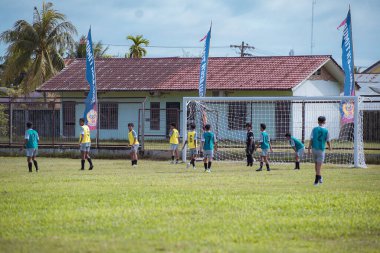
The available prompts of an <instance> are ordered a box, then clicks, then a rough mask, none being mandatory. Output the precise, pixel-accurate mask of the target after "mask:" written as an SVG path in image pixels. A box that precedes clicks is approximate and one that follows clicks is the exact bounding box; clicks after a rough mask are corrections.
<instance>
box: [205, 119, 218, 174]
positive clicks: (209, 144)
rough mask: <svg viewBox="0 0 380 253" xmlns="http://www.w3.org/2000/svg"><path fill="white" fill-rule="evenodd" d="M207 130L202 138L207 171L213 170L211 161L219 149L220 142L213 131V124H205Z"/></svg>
mask: <svg viewBox="0 0 380 253" xmlns="http://www.w3.org/2000/svg"><path fill="white" fill-rule="evenodd" d="M205 130H206V131H205V132H204V133H203V138H202V147H203V156H204V159H203V165H204V167H205V172H211V163H212V159H213V157H214V150H215V152H216V151H217V150H218V147H217V146H218V143H217V140H216V137H215V134H214V133H213V132H211V126H210V125H209V124H207V125H205Z"/></svg>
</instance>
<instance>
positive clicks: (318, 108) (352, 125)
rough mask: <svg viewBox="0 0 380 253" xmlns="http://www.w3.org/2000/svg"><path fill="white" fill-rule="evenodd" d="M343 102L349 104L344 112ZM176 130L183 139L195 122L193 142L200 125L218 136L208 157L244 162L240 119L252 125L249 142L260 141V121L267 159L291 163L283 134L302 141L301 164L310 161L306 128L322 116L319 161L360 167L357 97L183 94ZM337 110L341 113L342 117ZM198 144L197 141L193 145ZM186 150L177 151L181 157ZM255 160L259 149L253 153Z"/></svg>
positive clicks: (291, 152)
mask: <svg viewBox="0 0 380 253" xmlns="http://www.w3.org/2000/svg"><path fill="white" fill-rule="evenodd" d="M345 104H349V105H350V106H351V107H350V108H354V109H353V110H352V111H351V113H350V112H347V109H346V106H344V105H345ZM183 105H184V108H185V110H184V112H185V113H186V114H184V116H186V117H183V124H182V127H183V129H182V133H183V136H184V140H186V138H187V132H188V131H189V129H190V125H191V124H195V126H196V132H197V136H198V142H199V143H200V141H201V136H202V135H203V132H204V130H203V127H204V125H205V124H210V125H211V130H212V131H213V132H214V133H215V135H216V137H217V140H218V151H217V152H216V153H215V157H214V159H216V160H223V161H240V162H243V161H245V160H246V153H245V147H246V135H247V130H246V127H245V125H246V123H251V124H252V131H253V134H254V140H255V144H256V145H257V144H258V141H259V139H260V124H261V123H264V124H266V132H267V133H268V135H269V137H270V141H271V145H272V147H273V152H270V153H269V160H270V162H272V163H291V162H294V157H295V152H294V150H293V149H292V147H291V146H290V144H289V141H288V140H287V139H286V137H285V134H286V133H290V134H291V135H292V136H294V137H295V138H297V139H298V140H300V141H302V142H303V143H304V145H305V148H306V150H305V154H304V155H303V157H302V162H313V160H312V156H311V155H308V154H307V147H308V145H309V142H310V135H311V132H312V129H313V128H314V127H316V126H318V117H319V116H325V117H326V124H325V127H326V128H327V129H328V131H329V135H330V140H331V143H332V148H333V149H332V151H328V150H326V157H325V163H333V164H341V165H346V166H355V167H365V166H366V165H365V158H364V148H363V131H362V118H363V117H362V112H361V111H360V98H359V97H203V98H200V97H185V98H184V103H183ZM343 113H346V115H348V116H346V117H345V120H343V116H342V115H343ZM198 146H199V145H198ZM187 155H188V154H186V149H184V152H183V154H182V156H183V160H184V161H185V160H186V156H187ZM253 156H254V158H255V159H256V160H258V159H259V158H260V149H258V150H256V151H255V152H254V155H253Z"/></svg>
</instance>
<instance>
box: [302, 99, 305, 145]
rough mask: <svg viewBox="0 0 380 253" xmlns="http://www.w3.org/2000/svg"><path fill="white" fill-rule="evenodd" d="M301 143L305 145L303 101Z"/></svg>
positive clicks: (303, 104)
mask: <svg viewBox="0 0 380 253" xmlns="http://www.w3.org/2000/svg"><path fill="white" fill-rule="evenodd" d="M302 143H305V101H302Z"/></svg>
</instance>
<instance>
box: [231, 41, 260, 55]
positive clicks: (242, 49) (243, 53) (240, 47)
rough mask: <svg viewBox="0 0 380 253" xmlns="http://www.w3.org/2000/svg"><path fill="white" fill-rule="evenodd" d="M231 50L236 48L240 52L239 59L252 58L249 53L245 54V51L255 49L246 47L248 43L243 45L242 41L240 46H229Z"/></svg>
mask: <svg viewBox="0 0 380 253" xmlns="http://www.w3.org/2000/svg"><path fill="white" fill-rule="evenodd" d="M230 47H231V48H238V49H239V50H240V57H244V56H253V55H252V54H250V53H246V50H249V49H251V50H253V49H255V47H253V46H250V45H248V43H244V41H242V42H241V45H230Z"/></svg>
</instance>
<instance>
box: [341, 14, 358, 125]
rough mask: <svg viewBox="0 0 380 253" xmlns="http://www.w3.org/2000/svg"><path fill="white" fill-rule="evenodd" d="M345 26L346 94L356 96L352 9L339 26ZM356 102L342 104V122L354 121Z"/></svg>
mask: <svg viewBox="0 0 380 253" xmlns="http://www.w3.org/2000/svg"><path fill="white" fill-rule="evenodd" d="M341 26H343V27H344V29H343V37H342V67H343V70H344V75H345V78H344V96H355V78H354V52H353V43H352V27H351V10H350V9H349V10H348V14H347V17H346V19H345V20H343V21H342V23H341V24H340V25H339V26H338V29H339V28H340V27H341ZM354 109H355V108H354V103H353V102H352V101H346V102H343V103H342V104H341V110H340V111H341V115H342V124H347V123H352V122H354Z"/></svg>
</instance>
